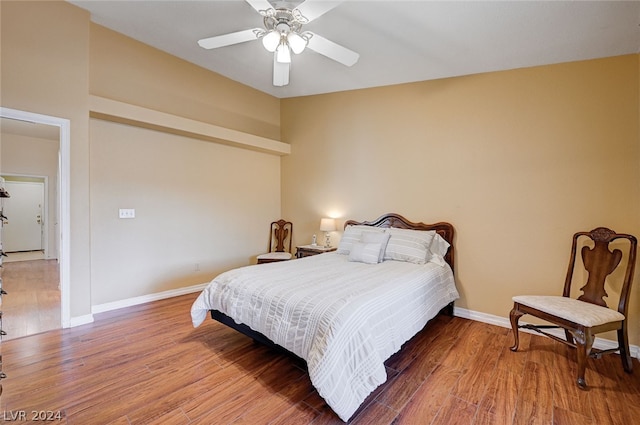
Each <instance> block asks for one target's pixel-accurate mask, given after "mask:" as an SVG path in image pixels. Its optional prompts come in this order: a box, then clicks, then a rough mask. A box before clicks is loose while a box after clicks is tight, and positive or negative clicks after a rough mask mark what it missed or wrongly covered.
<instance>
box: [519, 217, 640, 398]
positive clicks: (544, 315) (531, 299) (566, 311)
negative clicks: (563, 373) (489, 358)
mask: <svg viewBox="0 0 640 425" xmlns="http://www.w3.org/2000/svg"><path fill="white" fill-rule="evenodd" d="M585 237H586V238H589V239H591V241H592V243H589V245H593V247H589V246H583V247H582V250H581V255H582V263H583V264H584V268H585V269H586V271H587V272H588V278H587V282H586V284H585V285H584V286H583V287H582V288H580V290H581V291H582V295H580V296H579V297H578V298H577V299H573V298H570V295H571V284H572V281H573V280H574V277H573V275H574V268H575V263H576V250H577V246H578V239H581V240H584V239H585ZM618 239H626V240H628V241H629V244H628V245H629V250H628V256H627V263H626V264H627V265H626V271H625V274H624V279H623V281H622V287H621V290H620V299H619V301H618V305H617V310H613V309H610V308H608V307H607V304H606V303H605V301H604V300H603V298H604V297H607V296H608V294H607V292H606V290H605V287H604V286H605V280H607V277H608V276H609V275H611V274H612V273H613V271H614V270H615V269H616V268H617V267H618V265H619V264H620V262H621V259H622V256H623V255H622V251H621V250H620V249H617V248H616V249H614V250H613V251H611V250H610V249H609V244H610V243H611V242H613V241H616V240H618ZM636 247H637V240H636V238H635V237H634V236H632V235H626V234H618V233H615V232H614V231H613V230H610V229H607V228H606V227H598V228H596V229H593V230H592V231H590V232H579V233H576V234H575V235H574V236H573V245H572V248H571V258H570V261H569V269H568V271H567V276H566V279H565V283H564V291H563V293H562V296H561V297H559V296H540V295H525V296H516V297H513V301H514V304H513V309H512V310H511V313H510V315H509V316H510V319H511V327H512V329H513V336H514V345H513V347H511V350H512V351H516V350H517V349H518V344H519V339H518V329H519V328H526V329H531V330H534V331H536V332H538V333H541V334H543V335H546V336H548V337H550V338H553V339H555V340H556V341H559V342H562V343H564V344H566V345H569V346H571V347H574V348H575V349H576V352H577V360H578V373H577V380H576V382H577V384H578V387H580V388H581V389H586V388H587V383H586V381H585V378H584V374H585V368H586V362H587V357H589V356H591V357H594V358H599V357H601V356H602V355H603V354H607V353H612V352H616V351H620V357H621V359H622V366H623V368H624V370H625V372H627V373H631V372H632V367H633V366H632V363H631V354H630V353H629V339H628V336H627V321H628V315H627V308H628V306H629V293H630V291H631V284H632V282H633V273H634V269H635V264H636ZM610 283H611V282H610ZM525 314H530V315H532V316H535V317H538V318H540V319H543V320H544V321H546V322H549V323H552V325H532V324H526V325H518V321H519V320H520V317H522V316H523V315H525ZM548 328H563V329H564V332H565V336H566V340H565V339H562V338H560V337H558V336H555V335H552V334H550V333H547V332H545V331H543V329H548ZM611 330H616V331H617V332H618V347H617V348H613V349H609V350H596V349H592V345H593V341H594V338H595V334H597V333H600V332H606V331H611ZM574 341H575V342H574Z"/></svg>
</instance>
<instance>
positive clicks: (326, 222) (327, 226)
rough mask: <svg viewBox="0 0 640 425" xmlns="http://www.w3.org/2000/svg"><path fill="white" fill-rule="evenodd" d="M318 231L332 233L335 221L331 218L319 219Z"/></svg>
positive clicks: (334, 228)
mask: <svg viewBox="0 0 640 425" xmlns="http://www.w3.org/2000/svg"><path fill="white" fill-rule="evenodd" d="M320 230H321V231H323V232H333V231H334V230H336V220H335V219H333V218H323V219H321V220H320Z"/></svg>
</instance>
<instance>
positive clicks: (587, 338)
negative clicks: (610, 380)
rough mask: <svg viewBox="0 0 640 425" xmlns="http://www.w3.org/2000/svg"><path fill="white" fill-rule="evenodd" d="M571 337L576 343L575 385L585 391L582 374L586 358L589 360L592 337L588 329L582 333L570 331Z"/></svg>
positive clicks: (584, 369) (584, 381)
mask: <svg viewBox="0 0 640 425" xmlns="http://www.w3.org/2000/svg"><path fill="white" fill-rule="evenodd" d="M571 335H572V336H573V338H574V339H575V341H576V354H577V357H578V376H577V379H576V383H577V384H578V387H580V389H582V390H586V389H587V381H586V380H585V378H584V374H585V371H586V369H587V358H589V353H590V352H591V347H592V346H593V340H594V337H593V335H591V331H590V330H589V329H586V330H584V331H583V330H579V331H572V332H571Z"/></svg>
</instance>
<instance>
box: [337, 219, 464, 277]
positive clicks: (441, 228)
mask: <svg viewBox="0 0 640 425" xmlns="http://www.w3.org/2000/svg"><path fill="white" fill-rule="evenodd" d="M349 225H359V226H374V227H395V228H398V229H412V230H435V231H436V232H438V234H439V235H440V236H442V237H443V238H444V240H446V241H447V242H449V245H451V246H450V247H449V251H447V254H446V255H445V256H444V260H445V261H446V262H447V263H448V264H449V266H451V270H455V269H454V267H453V264H454V254H453V253H454V249H453V235H454V234H455V230H454V229H453V225H452V224H451V223H446V222H440V223H435V224H426V223H414V222H412V221H409V220H407V219H406V218H404V217H403V216H401V215H400V214H395V213H389V214H384V215H382V216H380V217H378V218H377V219H375V220H373V221H355V220H347V221H346V222H345V223H344V227H345V228H346V227H347V226H349Z"/></svg>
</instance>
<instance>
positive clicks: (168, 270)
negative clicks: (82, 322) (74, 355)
mask: <svg viewBox="0 0 640 425" xmlns="http://www.w3.org/2000/svg"><path fill="white" fill-rule="evenodd" d="M0 7H1V9H0V15H1V19H2V28H1V30H2V34H1V35H2V37H1V43H2V44H1V48H2V64H1V66H2V67H1V71H2V72H1V81H0V83H1V88H2V91H1V98H0V104H1V105H2V106H3V107H7V108H12V109H18V110H23V111H28V112H35V113H40V114H45V115H52V116H55V117H61V118H67V119H69V120H70V121H71V229H70V230H71V241H70V245H71V259H70V262H71V276H70V280H71V291H70V292H71V300H70V301H71V316H72V321H73V319H74V318H80V317H84V316H87V315H89V314H90V313H91V309H92V306H94V305H96V304H101V303H109V302H117V301H119V300H126V299H128V298H130V297H134V296H138V295H150V294H154V293H157V292H160V291H164V290H167V289H175V288H180V287H184V286H189V285H193V284H194V283H203V282H206V281H207V280H209V279H210V278H211V277H212V276H213V275H215V274H216V273H218V272H219V271H220V270H221V269H223V268H231V267H234V266H237V265H240V264H248V263H249V262H250V259H251V257H252V256H254V255H256V254H258V253H260V252H261V251H262V250H263V249H264V248H265V246H266V243H267V242H266V241H267V238H268V230H267V229H268V225H269V223H270V222H271V220H272V219H273V218H274V217H278V216H279V215H280V157H279V156H274V155H268V154H263V153H258V152H252V151H249V150H244V149H239V148H231V147H228V146H222V145H216V144H213V143H211V142H203V141H196V140H193V139H187V138H183V137H179V136H174V135H169V134H165V133H158V132H155V131H152V130H143V129H140V128H136V127H130V126H126V125H121V124H115V123H110V122H105V121H100V120H95V119H94V120H91V121H90V119H89V116H90V110H89V95H90V94H91V95H97V96H101V97H106V98H109V99H114V100H118V101H120V102H125V103H129V104H133V105H138V106H144V107H146V108H149V109H152V110H156V111H161V112H165V113H170V114H174V115H177V116H180V117H186V118H190V119H194V120H200V121H205V122H208V123H212V124H216V125H220V126H223V127H227V128H232V129H234V130H238V131H242V132H246V133H250V134H256V135H259V136H263V137H269V138H279V135H280V115H279V113H280V112H279V100H278V99H276V98H273V97H271V96H269V95H265V94H264V93H261V92H258V91H256V90H254V89H251V88H248V87H245V86H242V85H240V84H238V83H236V82H233V81H231V80H229V79H226V78H223V77H221V76H219V75H217V74H214V73H211V72H208V71H205V70H203V69H202V68H199V67H197V66H195V65H192V64H188V63H186V62H184V61H181V60H178V59H176V58H174V57H171V56H169V55H167V54H165V53H162V52H160V51H158V50H156V49H153V48H151V47H149V46H146V45H144V44H141V43H138V42H134V41H133V40H131V39H129V38H127V37H124V36H121V35H118V34H116V33H114V32H112V31H109V30H107V29H105V28H102V27H100V26H98V25H94V24H92V23H91V22H90V17H89V15H88V13H86V12H85V11H84V10H82V9H80V8H77V7H75V6H73V5H70V4H68V3H66V2H62V1H44V2H5V1H3V2H0ZM90 132H91V135H90ZM116 147H117V149H115V150H114V148H116ZM182 151H184V152H183V153H181V152H182ZM177 158H180V159H181V161H180V162H177V161H176V160H175V159H177ZM234 165H237V167H233V166H234ZM256 170H257V171H258V172H259V175H260V178H259V179H256V178H255V177H254V174H253V173H254V172H255V171H256ZM163 185H165V186H166V187H168V188H169V189H170V190H168V191H167V192H166V193H165V192H163V191H162V190H161V189H162V187H163ZM114 187H116V188H118V189H119V190H118V191H115V190H113V188H114ZM231 191H237V194H236V195H234V196H230V192H231ZM176 193H177V195H176ZM169 194H171V195H172V196H169ZM251 201H256V202H251ZM172 203H173V204H175V205H176V208H177V209H178V210H177V211H176V214H175V216H171V215H170V214H167V212H166V211H163V210H162V206H163V205H172ZM249 204H250V205H249ZM119 208H136V212H137V214H138V216H137V217H136V219H134V220H131V221H126V220H125V221H122V220H118V219H117V218H114V217H117V213H118V209H119ZM222 223H224V228H222V230H221V226H223V224H222ZM163 225H164V226H166V227H163ZM257 229H260V230H259V231H257ZM230 233H233V236H234V237H237V238H234V237H231V236H230ZM131 235H135V236H136V241H135V243H132V242H131ZM163 235H164V237H165V238H168V237H172V238H175V240H173V241H172V244H171V245H170V246H168V244H167V243H166V240H165V243H164V244H163V243H161V242H162V237H163ZM223 246H224V248H223ZM159 247H162V248H165V249H166V251H165V250H162V251H163V252H162V253H159V249H158V248H159ZM134 248H135V249H134ZM119 250H122V251H125V252H126V253H128V254H131V255H128V256H123V255H122V254H123V253H122V252H120V251H119ZM196 251H197V253H196ZM132 252H133V254H132ZM196 263H197V264H199V266H198V267H199V268H200V270H199V271H196V270H195V268H196V266H195V265H196ZM142 275H144V276H145V277H144V278H139V277H140V276H142Z"/></svg>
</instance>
